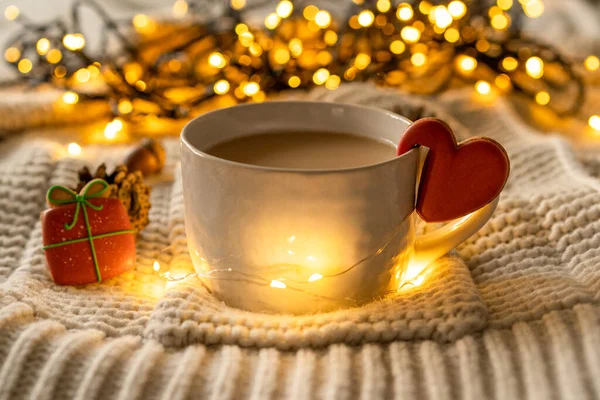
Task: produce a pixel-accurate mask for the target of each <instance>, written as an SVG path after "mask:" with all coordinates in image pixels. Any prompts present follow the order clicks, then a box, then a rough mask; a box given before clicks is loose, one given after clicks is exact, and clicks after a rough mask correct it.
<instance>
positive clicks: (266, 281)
mask: <svg viewBox="0 0 600 400" xmlns="http://www.w3.org/2000/svg"><path fill="white" fill-rule="evenodd" d="M412 216H413V214H412V213H411V214H409V215H407V216H406V217H405V218H404V219H403V220H402V221H401V222H400V223H399V224H398V225H397V226H396V228H394V229H393V231H392V232H391V233H390V234H389V235H388V237H387V238H386V239H385V240H384V242H383V244H382V245H381V246H379V247H378V248H377V249H376V250H375V251H373V252H372V253H370V254H368V255H367V256H365V257H363V258H361V259H360V260H359V261H357V262H355V263H354V264H352V265H351V266H350V267H347V268H345V269H343V270H341V271H340V272H336V273H331V274H318V279H315V280H314V281H311V280H308V281H298V280H295V279H290V278H284V279H283V280H282V279H281V278H279V279H271V278H267V277H264V276H261V275H259V274H255V273H247V272H243V271H238V270H236V269H233V268H211V269H210V270H209V271H207V272H204V273H202V272H197V271H196V272H191V273H184V274H183V275H181V276H177V277H174V276H172V275H171V273H170V270H167V271H163V270H164V269H165V268H163V267H162V264H161V263H160V261H158V260H155V261H154V264H153V270H154V273H155V274H157V275H158V276H159V277H161V278H163V279H166V280H167V281H168V282H183V281H186V280H187V279H189V278H193V277H195V278H198V280H199V281H200V283H201V284H202V285H203V286H204V287H205V288H206V289H207V290H209V291H210V288H209V287H208V286H206V284H205V283H204V282H203V281H202V280H203V279H211V280H225V281H229V282H242V283H247V284H253V285H258V286H263V287H269V286H270V287H273V288H274V289H277V290H280V289H285V290H291V291H295V292H299V293H303V294H307V295H309V296H313V297H315V298H320V299H324V300H328V301H337V302H344V303H349V304H355V305H356V304H359V301H357V300H356V299H352V298H349V297H346V298H332V297H327V296H323V295H321V294H317V293H314V292H312V291H310V290H307V289H304V288H301V287H297V286H292V285H290V284H289V283H292V284H295V285H310V284H311V283H312V282H316V281H322V280H327V279H331V278H337V277H340V276H343V275H345V274H348V273H349V272H351V271H352V270H354V269H355V268H358V267H359V266H360V265H361V264H363V263H364V262H366V261H368V260H370V259H372V258H374V257H376V256H378V255H379V254H381V253H382V252H383V251H384V250H385V249H386V248H387V247H388V246H389V245H390V243H391V242H392V241H393V239H394V238H395V237H396V236H397V235H398V234H399V233H401V232H403V231H404V229H403V228H404V227H405V222H406V221H407V220H408V219H409V218H411V217H412ZM173 249H175V246H174V245H171V246H169V247H167V248H165V249H163V250H162V251H161V254H166V253H167V252H169V251H172V250H173ZM188 257H189V256H188ZM186 258H187V257H186ZM187 261H188V262H189V264H188V263H187V262H186V264H187V265H186V266H187V267H188V269H189V268H190V267H191V264H192V263H191V260H189V259H188V260H187ZM405 262H407V263H408V262H410V261H409V260H408V259H407V260H405ZM408 268H409V266H408V265H406V266H405V268H404V270H403V271H402V273H403V274H402V275H404V274H405V273H406V270H407V269H408ZM428 268H429V266H426V267H425V268H423V269H422V270H421V271H419V273H418V274H417V275H416V276H414V277H411V278H410V279H403V278H398V281H399V282H401V284H400V285H399V287H398V288H395V289H386V290H383V291H379V292H377V293H375V294H373V296H372V298H371V299H369V300H374V299H382V298H384V297H386V296H388V295H390V294H393V293H397V292H398V291H400V290H402V289H403V288H405V287H407V286H410V285H414V281H416V280H418V279H419V278H420V277H422V276H423V275H424V274H425V273H426V272H427V271H428ZM301 269H302V265H293V264H285V265H271V266H269V267H267V268H264V270H266V271H268V272H269V274H272V275H274V276H275V275H277V276H278V275H282V274H285V273H286V272H288V271H290V270H293V271H298V270H301ZM219 275H221V276H219ZM222 275H230V276H222ZM232 276H238V277H232ZM284 281H285V282H284ZM278 284H279V285H278Z"/></svg>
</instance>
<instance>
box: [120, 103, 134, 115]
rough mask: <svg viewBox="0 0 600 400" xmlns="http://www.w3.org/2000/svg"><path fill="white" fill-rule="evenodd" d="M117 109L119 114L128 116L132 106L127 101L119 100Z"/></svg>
mask: <svg viewBox="0 0 600 400" xmlns="http://www.w3.org/2000/svg"><path fill="white" fill-rule="evenodd" d="M117 108H118V110H119V112H120V113H121V114H129V113H130V112H132V111H133V104H131V101H129V100H126V99H125V100H121V101H119V104H118V105H117Z"/></svg>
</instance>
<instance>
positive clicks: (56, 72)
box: [53, 65, 67, 78]
mask: <svg viewBox="0 0 600 400" xmlns="http://www.w3.org/2000/svg"><path fill="white" fill-rule="evenodd" d="M53 72H54V76H56V77H57V78H62V77H63V76H65V75H67V69H66V68H65V67H63V66H62V65H59V66H58V67H56V68H54V71H53Z"/></svg>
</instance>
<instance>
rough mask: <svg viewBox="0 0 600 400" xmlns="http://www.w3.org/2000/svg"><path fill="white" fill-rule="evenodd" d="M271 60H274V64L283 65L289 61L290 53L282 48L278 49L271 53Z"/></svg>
mask: <svg viewBox="0 0 600 400" xmlns="http://www.w3.org/2000/svg"><path fill="white" fill-rule="evenodd" d="M273 58H274V59H275V62H276V63H278V64H285V63H287V62H288V61H290V52H289V51H288V49H286V48H283V47H281V48H278V49H277V50H275V52H274V53H273Z"/></svg>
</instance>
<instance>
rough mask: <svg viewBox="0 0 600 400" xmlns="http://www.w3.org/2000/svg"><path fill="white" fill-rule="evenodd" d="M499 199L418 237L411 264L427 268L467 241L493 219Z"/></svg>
mask: <svg viewBox="0 0 600 400" xmlns="http://www.w3.org/2000/svg"><path fill="white" fill-rule="evenodd" d="M499 198H500V196H497V197H496V198H495V199H494V200H492V201H491V202H490V203H488V204H486V205H485V206H483V207H481V208H480V209H479V210H477V211H474V212H472V213H471V214H468V215H465V216H464V217H462V218H459V219H457V220H454V221H452V222H450V223H448V224H446V225H444V226H442V227H441V228H439V229H436V230H434V231H432V232H429V233H426V234H424V235H419V236H417V237H416V239H415V246H414V255H413V259H412V260H411V262H412V263H414V264H415V265H419V266H421V267H422V268H425V267H426V266H427V265H429V264H430V263H432V262H434V261H435V260H437V259H438V258H440V257H442V256H443V255H445V254H446V253H448V252H449V251H450V250H452V249H454V248H455V247H457V246H458V245H459V244H461V243H462V242H464V241H465V240H467V239H468V238H469V237H471V236H472V235H473V234H474V233H475V232H477V231H478V230H479V229H481V227H482V226H483V225H485V223H486V222H488V220H489V219H490V218H491V217H492V214H493V213H494V211H495V210H496V206H497V205H498V200H499Z"/></svg>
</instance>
